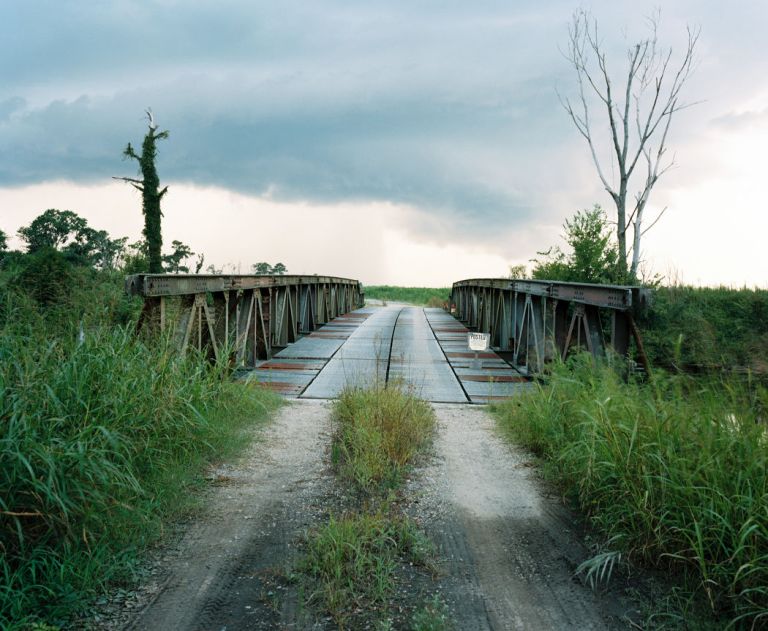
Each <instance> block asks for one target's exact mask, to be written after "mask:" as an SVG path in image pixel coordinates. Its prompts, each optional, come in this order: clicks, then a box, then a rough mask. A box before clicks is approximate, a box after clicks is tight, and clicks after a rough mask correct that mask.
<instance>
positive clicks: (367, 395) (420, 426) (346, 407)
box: [333, 384, 435, 492]
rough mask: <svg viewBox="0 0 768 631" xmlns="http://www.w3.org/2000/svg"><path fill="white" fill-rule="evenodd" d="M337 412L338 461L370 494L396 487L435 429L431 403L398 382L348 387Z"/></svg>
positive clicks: (335, 444) (335, 452)
mask: <svg viewBox="0 0 768 631" xmlns="http://www.w3.org/2000/svg"><path fill="white" fill-rule="evenodd" d="M334 414H335V418H336V420H337V432H336V436H335V438H334V442H333V459H334V461H335V463H336V464H337V465H338V466H339V469H340V471H341V473H342V475H343V476H344V477H345V478H347V479H348V480H350V481H351V482H352V483H353V484H354V485H355V486H356V487H358V488H359V489H362V490H364V491H369V492H370V491H372V490H375V489H377V488H381V487H385V488H395V487H396V486H397V485H398V484H399V482H400V481H401V479H402V475H403V472H404V471H405V470H406V469H407V467H408V466H410V464H411V463H412V461H413V459H414V457H415V456H416V454H417V453H418V452H419V451H421V450H422V449H423V448H424V446H425V445H426V444H427V443H428V442H429V440H430V439H431V437H432V433H433V431H434V428H435V413H434V411H433V410H432V408H431V407H430V405H429V403H427V402H426V401H423V400H421V399H418V398H417V397H415V396H413V395H412V394H411V393H408V392H406V391H404V389H403V388H402V387H400V386H398V385H397V384H390V386H389V387H387V388H383V387H379V386H375V387H373V388H365V389H363V388H352V389H347V390H345V391H344V392H342V394H341V396H340V397H339V399H338V401H337V402H336V404H335V407H334Z"/></svg>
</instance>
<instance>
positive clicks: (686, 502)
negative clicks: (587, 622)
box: [494, 357, 768, 626]
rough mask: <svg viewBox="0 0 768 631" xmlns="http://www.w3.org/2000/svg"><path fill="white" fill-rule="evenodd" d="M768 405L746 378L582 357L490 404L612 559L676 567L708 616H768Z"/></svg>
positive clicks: (738, 619)
mask: <svg viewBox="0 0 768 631" xmlns="http://www.w3.org/2000/svg"><path fill="white" fill-rule="evenodd" d="M766 404H768V392H766V390H765V388H764V387H762V386H760V385H759V384H755V383H751V382H749V381H736V380H734V379H731V380H722V379H712V380H710V381H706V380H701V379H698V380H696V379H692V378H689V377H682V376H675V377H664V376H659V377H657V379H656V380H655V381H654V383H653V384H637V383H625V382H623V381H621V380H620V379H619V377H617V375H615V374H614V373H613V372H612V371H611V370H610V369H608V368H597V369H595V368H594V367H593V366H592V364H591V360H590V359H589V358H588V357H579V358H576V359H575V361H573V362H572V363H571V364H570V365H568V366H560V367H557V368H556V369H555V370H554V373H553V375H552V378H551V380H550V382H549V383H548V384H547V385H544V386H540V387H538V388H536V389H533V390H531V391H530V392H528V393H523V394H521V395H520V396H519V397H517V398H515V399H513V400H510V401H508V402H505V403H502V404H499V405H497V406H495V408H494V412H495V414H496V415H497V416H498V418H499V421H500V424H501V426H502V427H503V428H504V429H505V430H506V431H507V432H509V433H510V434H511V435H512V436H513V437H514V438H515V439H516V440H517V441H520V442H522V443H523V444H525V445H526V446H528V447H529V448H531V449H532V450H533V451H534V452H536V453H537V454H539V455H541V456H543V457H544V458H545V459H546V461H547V470H548V471H549V473H550V474H551V475H552V476H553V477H554V478H556V479H557V480H559V481H560V482H561V483H562V485H563V486H564V488H565V489H567V490H568V491H570V492H571V493H572V494H573V496H574V497H575V498H576V499H577V501H578V503H579V504H580V505H581V506H582V507H583V508H584V509H585V511H586V512H587V514H588V516H589V518H590V519H591V521H592V522H593V523H594V524H595V525H596V526H597V527H598V528H599V530H601V531H602V532H603V533H604V534H605V536H606V539H607V540H608V541H609V542H610V546H611V548H612V550H611V551H608V552H604V553H603V557H604V558H605V559H606V562H607V563H613V562H614V561H615V559H616V558H617V554H616V553H617V552H622V553H623V554H624V555H625V556H626V557H629V558H631V559H635V560H640V561H643V562H645V563H649V564H652V565H654V566H657V567H661V568H664V569H669V570H672V571H675V570H679V571H681V572H682V573H683V575H684V577H685V578H686V579H687V580H686V583H687V584H688V585H689V586H691V587H692V588H693V589H694V590H696V591H698V593H700V594H702V595H703V596H704V598H705V600H706V601H707V602H708V604H709V607H710V610H711V611H712V613H713V615H715V616H716V617H717V616H725V617H727V618H728V619H729V620H730V622H731V623H733V624H737V623H744V624H746V625H747V626H749V624H755V625H760V624H762V623H764V622H765V621H766V620H768V430H767V429H766V417H765V410H766V409H768V407H767V406H766ZM593 565H594V564H593ZM590 569H591V570H593V574H594V573H595V572H597V575H600V574H604V573H605V571H606V568H595V567H590ZM607 569H608V570H609V569H610V568H607Z"/></svg>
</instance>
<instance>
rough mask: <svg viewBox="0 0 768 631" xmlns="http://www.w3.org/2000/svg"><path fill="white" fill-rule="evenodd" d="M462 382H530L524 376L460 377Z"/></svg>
mask: <svg viewBox="0 0 768 631" xmlns="http://www.w3.org/2000/svg"><path fill="white" fill-rule="evenodd" d="M459 378H460V379H461V380H462V381H482V382H485V383H518V382H525V381H528V379H527V378H526V377H523V376H522V375H460V377H459Z"/></svg>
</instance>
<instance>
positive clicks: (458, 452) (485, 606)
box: [408, 404, 626, 631]
mask: <svg viewBox="0 0 768 631" xmlns="http://www.w3.org/2000/svg"><path fill="white" fill-rule="evenodd" d="M434 407H435V410H436V412H437V415H438V423H439V429H438V436H437V439H436V441H435V452H436V453H435V457H434V458H433V459H432V461H431V462H430V463H429V464H427V465H426V466H425V467H424V468H422V469H421V470H420V471H418V472H416V473H415V475H414V476H413V478H412V481H411V483H410V484H409V494H410V496H411V500H410V504H409V507H408V512H409V513H410V514H411V515H412V516H413V517H415V518H416V519H417V520H418V521H420V522H421V524H422V526H423V527H424V528H425V529H426V531H427V534H428V535H429V536H430V538H431V539H432V540H433V541H434V542H435V544H436V546H437V548H438V551H439V555H440V557H441V564H442V568H441V569H442V571H443V573H444V574H443V576H442V579H441V581H440V583H441V586H442V587H441V591H442V594H443V597H444V599H445V600H446V602H447V604H448V607H449V609H450V610H451V613H452V617H453V619H454V621H455V625H456V628H457V629H461V630H462V631H470V630H487V629H494V630H501V629H515V630H517V629H522V630H526V631H535V630H538V629H542V630H544V629H547V630H549V629H579V630H587V629H594V630H602V629H618V628H626V625H625V624H623V623H622V622H620V621H619V619H618V618H619V616H620V615H621V614H622V613H623V612H622V605H621V603H618V602H616V600H615V599H611V598H607V599H600V598H598V597H597V596H596V595H595V594H594V593H593V592H592V590H590V589H589V588H588V587H586V586H585V585H583V584H582V583H581V582H580V581H579V580H578V579H577V578H575V577H574V570H575V568H576V567H577V566H578V564H579V563H581V561H583V560H584V559H585V558H587V557H588V556H589V555H588V552H587V550H586V549H585V547H584V545H583V544H582V543H581V540H580V538H579V535H578V533H577V532H576V531H575V526H574V521H573V518H572V516H571V515H570V513H569V512H568V511H567V510H566V509H565V508H564V507H563V506H562V505H561V504H560V502H558V501H557V500H556V499H554V498H549V497H547V495H546V493H545V492H544V487H543V485H542V484H541V483H540V482H539V481H538V480H537V479H536V477H535V474H534V472H533V469H532V464H533V463H532V459H531V457H530V456H527V455H526V454H524V453H523V452H522V451H518V450H516V449H513V448H511V447H510V446H509V445H507V444H506V443H505V442H504V441H502V440H501V439H500V437H499V436H497V435H496V433H495V425H494V421H493V420H492V419H491V417H490V415H489V414H488V412H487V411H486V410H485V409H483V408H478V407H473V406H467V405H445V404H435V405H434Z"/></svg>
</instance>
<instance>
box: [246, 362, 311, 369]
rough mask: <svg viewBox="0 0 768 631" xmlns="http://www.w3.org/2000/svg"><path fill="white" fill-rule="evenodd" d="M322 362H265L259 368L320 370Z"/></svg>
mask: <svg viewBox="0 0 768 631" xmlns="http://www.w3.org/2000/svg"><path fill="white" fill-rule="evenodd" d="M321 367H322V363H321V364H320V365H318V364H301V363H296V364H287V363H285V362H272V361H269V362H265V363H263V364H261V366H259V370H262V369H267V370H320V368H321Z"/></svg>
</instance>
